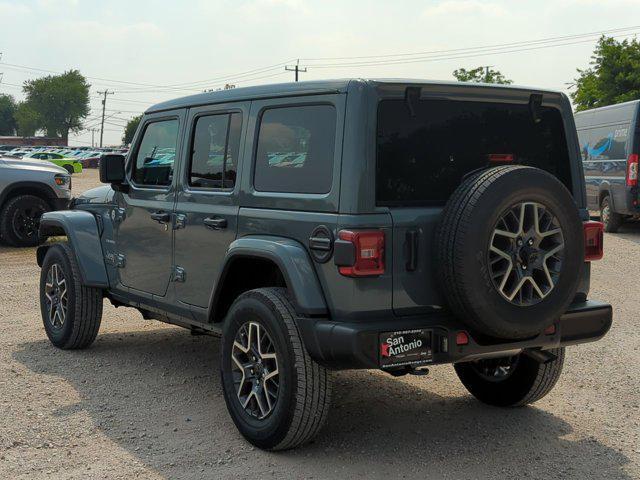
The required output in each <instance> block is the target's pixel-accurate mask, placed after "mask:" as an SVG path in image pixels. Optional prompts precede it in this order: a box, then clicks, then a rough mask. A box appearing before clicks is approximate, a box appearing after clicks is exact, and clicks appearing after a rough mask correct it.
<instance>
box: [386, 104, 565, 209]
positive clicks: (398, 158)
mask: <svg viewBox="0 0 640 480" xmlns="http://www.w3.org/2000/svg"><path fill="white" fill-rule="evenodd" d="M539 116H540V118H539V121H538V122H536V121H534V119H533V117H532V115H531V112H530V111H529V107H528V105H526V104H506V103H491V102H471V101H456V100H439V99H438V100H435V99H428V100H420V101H418V102H416V104H415V105H414V106H413V110H410V109H409V107H408V105H407V103H406V102H405V101H404V100H391V99H390V100H382V101H381V102H380V103H379V105H378V126H377V162H376V202H377V204H378V205H388V206H408V205H444V204H445V203H446V201H447V200H448V198H449V197H450V196H451V194H452V193H453V191H454V190H455V189H456V188H457V187H458V185H460V183H461V182H462V180H463V178H464V177H465V175H467V174H469V173H470V172H472V171H474V170H478V169H481V168H485V167H487V166H488V165H490V163H489V158H491V157H490V155H495V154H498V155H505V154H506V155H511V156H512V158H513V162H514V163H517V164H520V165H531V166H534V167H537V168H541V169H543V170H546V171H548V172H550V173H552V174H553V175H555V176H557V177H558V178H559V179H560V180H561V181H562V182H563V183H564V184H565V186H567V188H569V189H571V172H570V161H569V154H568V150H567V142H566V137H565V131H564V124H563V121H562V115H561V114H560V112H559V111H558V110H557V109H555V108H551V107H542V108H540V109H539Z"/></svg>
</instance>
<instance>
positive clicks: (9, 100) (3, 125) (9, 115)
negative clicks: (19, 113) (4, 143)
mask: <svg viewBox="0 0 640 480" xmlns="http://www.w3.org/2000/svg"><path fill="white" fill-rule="evenodd" d="M16 108H17V105H16V101H15V99H14V98H13V97H12V96H11V95H5V94H0V135H15V133H16V118H15V114H16Z"/></svg>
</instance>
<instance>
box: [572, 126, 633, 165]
mask: <svg viewBox="0 0 640 480" xmlns="http://www.w3.org/2000/svg"><path fill="white" fill-rule="evenodd" d="M629 132H630V130H629V125H610V126H607V127H596V128H590V129H588V130H583V131H582V132H580V133H578V135H579V138H580V139H583V138H584V141H581V143H580V149H581V151H582V158H583V160H586V161H589V160H625V159H626V158H627V148H626V147H627V140H628V139H629ZM585 134H586V135H585Z"/></svg>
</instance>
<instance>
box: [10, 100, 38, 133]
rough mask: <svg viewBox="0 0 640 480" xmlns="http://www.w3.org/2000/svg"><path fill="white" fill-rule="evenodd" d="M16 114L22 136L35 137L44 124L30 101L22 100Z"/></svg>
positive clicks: (18, 130) (17, 127) (18, 128)
mask: <svg viewBox="0 0 640 480" xmlns="http://www.w3.org/2000/svg"><path fill="white" fill-rule="evenodd" d="M14 116H15V119H16V129H17V133H18V135H20V136H21V137H33V136H34V135H35V134H36V131H37V130H39V129H40V126H41V125H42V121H41V119H40V116H39V115H38V113H37V112H36V111H35V110H34V109H33V107H32V106H31V105H30V104H29V103H28V102H20V103H19V104H18V107H17V108H16V112H15V115H14Z"/></svg>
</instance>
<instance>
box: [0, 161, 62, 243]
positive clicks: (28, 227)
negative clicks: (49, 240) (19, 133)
mask: <svg viewBox="0 0 640 480" xmlns="http://www.w3.org/2000/svg"><path fill="white" fill-rule="evenodd" d="M70 200H71V177H70V176H69V174H68V173H67V171H66V170H65V169H64V168H61V167H58V166H56V165H54V164H52V163H50V162H44V161H41V160H21V159H12V158H7V157H0V239H1V240H2V241H4V242H6V243H8V244H9V245H12V246H15V247H32V246H35V245H37V244H38V241H39V236H38V226H39V223H40V216H41V215H42V214H43V213H45V212H49V211H51V210H63V209H66V208H67V207H68V206H69V201H70Z"/></svg>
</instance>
